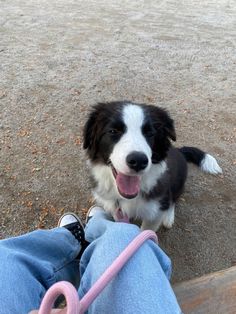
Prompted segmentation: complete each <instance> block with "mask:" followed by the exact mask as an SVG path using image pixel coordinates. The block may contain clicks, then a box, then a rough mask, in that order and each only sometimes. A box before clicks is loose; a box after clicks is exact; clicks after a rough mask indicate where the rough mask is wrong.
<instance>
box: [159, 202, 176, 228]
mask: <svg viewBox="0 0 236 314" xmlns="http://www.w3.org/2000/svg"><path fill="white" fill-rule="evenodd" d="M174 221H175V205H172V206H171V207H170V208H169V209H168V210H167V211H166V212H165V213H164V215H163V220H162V224H163V226H164V227H166V228H168V229H170V228H171V227H172V226H173V224H174Z"/></svg>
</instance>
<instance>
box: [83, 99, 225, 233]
mask: <svg viewBox="0 0 236 314" xmlns="http://www.w3.org/2000/svg"><path fill="white" fill-rule="evenodd" d="M170 140H172V141H175V140H176V134H175V128H174V122H173V120H172V119H171V118H170V116H169V114H168V113H167V111H165V110H164V109H162V108H159V107H155V106H151V105H145V104H136V103H132V102H128V101H122V102H110V103H99V104H97V105H95V106H94V107H93V110H92V112H91V114H90V116H89V118H88V121H87V123H86V125H85V127H84V144H83V145H84V146H83V147H84V149H86V150H87V154H88V158H89V165H90V167H91V172H92V176H93V178H94V180H95V188H94V191H93V192H94V197H95V200H96V202H97V204H99V205H101V206H102V207H103V208H104V209H105V210H106V211H108V212H110V213H111V214H112V215H113V216H114V215H115V212H116V210H117V208H120V209H121V210H122V213H123V214H124V215H127V216H128V217H129V218H138V219H141V220H142V229H152V230H154V231H156V230H157V229H158V228H159V227H160V225H161V224H163V225H164V226H165V227H167V228H170V227H171V226H172V224H173V223H174V209H175V203H176V201H177V199H178V198H179V196H180V195H181V193H182V192H183V188H184V184H185V180H186V176H187V161H189V162H192V163H194V164H196V165H197V166H199V167H200V168H201V169H202V170H203V171H206V172H209V173H212V174H218V173H221V172H222V170H221V168H220V167H219V165H218V163H217V161H216V160H215V158H214V157H212V156H211V155H209V154H207V153H204V152H203V151H201V150H199V149H198V148H194V147H182V148H174V147H173V146H172V145H171V142H170Z"/></svg>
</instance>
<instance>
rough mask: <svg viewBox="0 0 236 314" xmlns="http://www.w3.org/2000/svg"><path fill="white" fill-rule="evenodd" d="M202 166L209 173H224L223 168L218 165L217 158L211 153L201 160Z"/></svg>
mask: <svg viewBox="0 0 236 314" xmlns="http://www.w3.org/2000/svg"><path fill="white" fill-rule="evenodd" d="M200 168H201V169H202V170H203V171H205V172H208V173H212V174H219V173H222V169H221V168H220V166H219V165H218V163H217V161H216V159H215V158H214V157H213V156H211V155H210V154H206V155H205V157H204V159H203V160H202V162H201V165H200Z"/></svg>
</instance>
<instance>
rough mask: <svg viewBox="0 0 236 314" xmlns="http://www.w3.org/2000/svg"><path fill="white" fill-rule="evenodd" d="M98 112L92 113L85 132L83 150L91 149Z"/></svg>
mask: <svg viewBox="0 0 236 314" xmlns="http://www.w3.org/2000/svg"><path fill="white" fill-rule="evenodd" d="M95 121H96V112H95V111H93V112H91V113H90V115H89V117H88V120H87V122H86V123H85V126H84V130H83V149H87V148H88V149H90V148H91V146H92V143H93V135H94V134H93V133H94V128H95Z"/></svg>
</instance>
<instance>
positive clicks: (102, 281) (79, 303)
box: [39, 230, 157, 314]
mask: <svg viewBox="0 0 236 314" xmlns="http://www.w3.org/2000/svg"><path fill="white" fill-rule="evenodd" d="M148 239H152V240H154V241H156V242H157V235H156V234H155V232H153V231H151V230H146V231H143V232H141V233H140V234H139V235H137V236H136V237H135V238H134V239H133V240H132V241H131V242H130V243H129V244H128V246H127V247H126V248H125V249H124V250H123V251H122V252H121V253H120V255H119V256H118V257H117V258H116V259H115V260H114V262H113V263H112V264H111V265H110V266H109V267H108V268H107V269H106V270H105V272H104V273H103V274H102V275H101V277H100V278H99V279H98V280H97V281H96V282H95V283H94V285H93V286H92V287H91V288H90V290H89V291H88V292H87V293H86V294H85V295H84V297H83V298H82V299H81V300H79V297H78V292H77V291H76V289H75V288H74V286H72V284H70V283H69V282H65V281H61V282H58V283H56V284H54V285H53V286H52V287H51V288H50V289H49V290H48V291H47V293H46V294H45V296H44V298H43V301H42V303H41V306H40V309H39V314H50V311H51V309H52V306H53V304H54V302H55V301H56V299H57V297H58V296H59V295H61V294H63V295H64V296H65V298H66V303H67V310H66V312H65V314H83V313H84V312H85V311H86V310H87V309H88V307H89V305H90V304H91V303H92V302H93V301H94V299H95V298H96V297H97V296H98V295H99V293H101V291H102V290H103V289H104V288H105V287H106V286H107V284H108V283H109V282H110V281H111V280H112V279H113V277H114V276H115V275H116V274H117V273H118V272H119V271H120V269H121V268H122V267H123V266H124V264H125V263H126V262H127V261H128V260H129V259H130V257H131V256H132V255H133V254H134V253H135V252H136V251H137V250H138V248H139V247H140V246H141V245H142V244H143V243H144V242H145V241H146V240H148Z"/></svg>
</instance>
